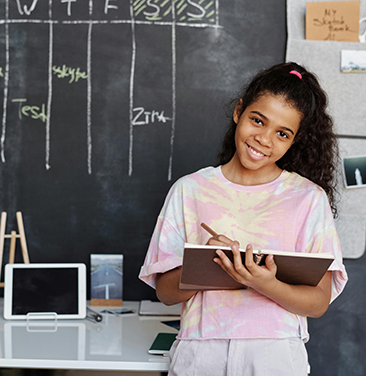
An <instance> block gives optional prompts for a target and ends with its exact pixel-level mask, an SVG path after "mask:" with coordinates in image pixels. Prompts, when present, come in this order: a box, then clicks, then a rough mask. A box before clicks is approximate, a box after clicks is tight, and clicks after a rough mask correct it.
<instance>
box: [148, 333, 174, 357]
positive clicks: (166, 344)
mask: <svg viewBox="0 0 366 376" xmlns="http://www.w3.org/2000/svg"><path fill="white" fill-rule="evenodd" d="M176 337H177V334H176V333H158V335H157V336H156V337H155V340H154V342H153V343H152V345H151V347H150V349H149V354H157V355H165V356H167V355H168V354H169V350H170V348H171V347H172V344H173V342H174V341H175V338H176Z"/></svg>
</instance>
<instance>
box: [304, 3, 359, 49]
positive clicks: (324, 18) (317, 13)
mask: <svg viewBox="0 0 366 376" xmlns="http://www.w3.org/2000/svg"><path fill="white" fill-rule="evenodd" d="M359 21H360V1H322V2H309V3H306V39H311V40H333V41H342V42H358V34H359Z"/></svg>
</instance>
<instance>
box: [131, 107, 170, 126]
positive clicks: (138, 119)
mask: <svg viewBox="0 0 366 376" xmlns="http://www.w3.org/2000/svg"><path fill="white" fill-rule="evenodd" d="M133 112H134V113H136V115H134V118H133V119H132V125H147V124H150V123H155V122H159V123H166V122H167V120H172V119H171V118H169V117H166V116H165V115H164V111H161V112H160V113H159V112H158V111H155V110H152V111H145V109H144V108H143V107H136V108H134V109H133Z"/></svg>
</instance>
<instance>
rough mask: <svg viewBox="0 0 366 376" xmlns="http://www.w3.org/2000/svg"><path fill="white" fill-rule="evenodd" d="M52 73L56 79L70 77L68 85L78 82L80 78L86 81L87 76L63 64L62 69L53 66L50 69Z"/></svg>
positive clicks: (78, 69) (77, 69)
mask: <svg viewBox="0 0 366 376" xmlns="http://www.w3.org/2000/svg"><path fill="white" fill-rule="evenodd" d="M52 70H53V73H54V74H56V75H57V78H65V77H70V80H69V84H71V83H73V82H78V81H79V79H80V78H82V79H86V78H87V77H88V75H87V74H86V72H81V71H80V68H76V69H75V68H70V67H67V66H66V65H65V64H64V65H63V66H62V67H57V66H56V65H54V66H53V67H52Z"/></svg>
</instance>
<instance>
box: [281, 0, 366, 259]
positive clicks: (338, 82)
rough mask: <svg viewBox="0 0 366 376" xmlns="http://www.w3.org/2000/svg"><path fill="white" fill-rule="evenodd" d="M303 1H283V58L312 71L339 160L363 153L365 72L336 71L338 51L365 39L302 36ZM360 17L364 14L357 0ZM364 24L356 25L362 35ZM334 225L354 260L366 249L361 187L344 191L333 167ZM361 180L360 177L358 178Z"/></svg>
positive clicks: (365, 192)
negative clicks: (327, 113)
mask: <svg viewBox="0 0 366 376" xmlns="http://www.w3.org/2000/svg"><path fill="white" fill-rule="evenodd" d="M306 3H307V1H306V0H288V1H287V28H288V40H287V48H286V60H287V61H296V62H297V63H299V64H301V65H304V66H305V67H307V68H308V69H309V70H311V71H313V72H315V73H316V75H317V76H318V77H319V79H320V82H321V85H322V86H323V88H324V89H325V91H326V92H327V94H328V97H329V110H330V114H331V116H332V117H333V120H334V122H335V127H336V133H337V135H338V137H339V146H340V156H341V158H350V157H357V156H365V155H366V73H341V69H340V68H341V51H342V50H366V43H360V42H340V41H334V40H328V41H316V40H306V39H305V16H306ZM360 4H361V6H360V18H364V17H366V0H361V3H360ZM365 27H366V23H365V22H364V23H362V24H361V26H360V32H361V34H363V32H364V29H365ZM338 172H339V175H338V191H339V194H340V203H339V205H338V208H339V217H338V218H337V220H336V226H337V230H338V234H339V238H340V242H341V246H342V250H343V255H344V257H345V258H359V257H361V256H362V255H363V254H364V252H365V247H366V205H365V202H366V187H364V186H363V187H360V188H356V189H346V187H345V184H344V181H343V176H342V163H340V166H339V171H338ZM364 179H365V181H366V176H365V177H364Z"/></svg>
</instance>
